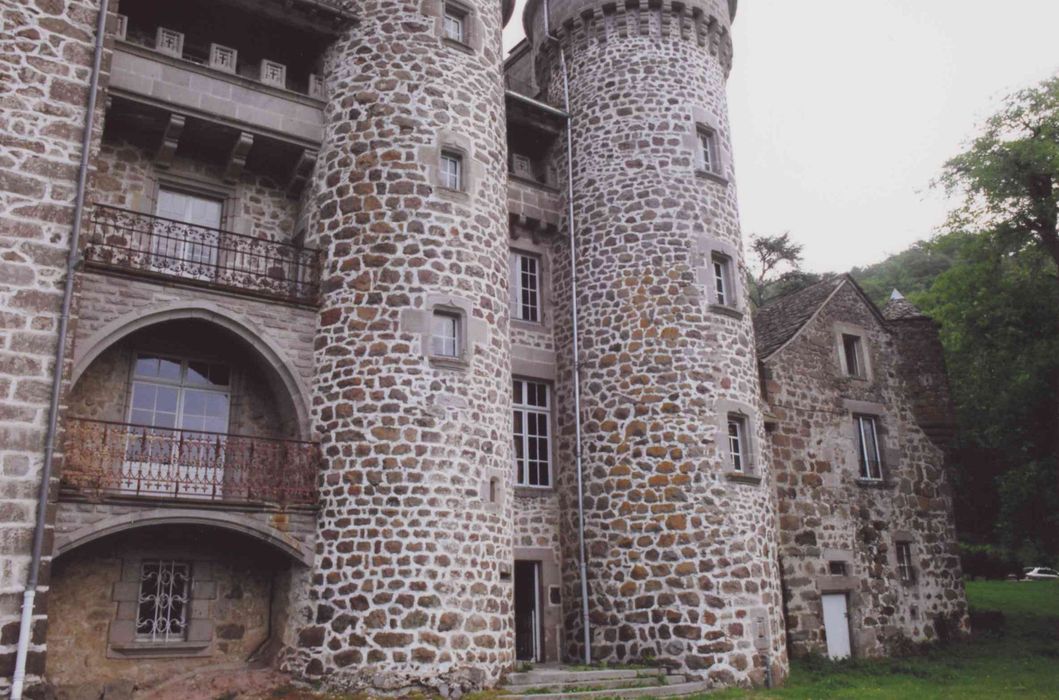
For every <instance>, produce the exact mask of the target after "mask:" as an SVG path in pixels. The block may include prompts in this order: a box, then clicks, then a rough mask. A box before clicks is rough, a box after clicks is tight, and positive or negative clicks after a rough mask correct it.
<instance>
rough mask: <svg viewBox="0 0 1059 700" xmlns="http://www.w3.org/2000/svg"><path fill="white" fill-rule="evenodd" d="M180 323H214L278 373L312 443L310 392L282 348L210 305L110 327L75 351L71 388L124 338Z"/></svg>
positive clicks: (161, 311) (175, 307) (176, 308)
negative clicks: (137, 332) (162, 324)
mask: <svg viewBox="0 0 1059 700" xmlns="http://www.w3.org/2000/svg"><path fill="white" fill-rule="evenodd" d="M180 320H201V321H206V322H209V323H212V324H214V325H216V326H218V327H220V328H223V329H225V330H227V331H229V332H231V333H233V334H234V335H236V336H237V337H239V338H240V339H241V340H243V341H244V342H246V343H247V344H248V345H250V346H251V347H252V348H253V349H254V350H255V351H256V352H257V353H258V355H259V357H260V358H261V359H263V360H264V361H265V363H266V364H267V365H268V368H269V369H270V370H271V371H273V372H274V373H275V375H276V377H278V379H279V381H280V383H281V384H282V385H283V387H284V388H285V389H286V391H287V394H288V395H289V396H290V398H291V403H292V406H293V409H294V412H295V415H296V419H297V424H298V432H299V433H300V435H301V437H302V439H306V440H308V439H310V434H311V428H310V420H309V405H310V399H309V390H308V387H307V386H306V385H305V382H304V381H303V380H302V378H301V376H300V375H299V374H298V372H297V371H296V370H295V368H294V366H293V365H292V364H291V362H290V360H289V359H288V358H287V357H286V356H285V354H284V353H283V351H282V350H280V348H279V345H278V344H277V343H276V342H275V341H274V340H273V339H272V338H270V337H269V334H268V333H267V332H266V331H264V330H263V329H260V328H256V327H254V325H253V324H252V323H251V322H250V321H249V320H247V319H245V318H241V317H239V316H237V315H235V314H233V313H231V312H230V311H228V310H226V309H222V308H220V307H218V306H216V305H214V304H210V303H208V302H193V303H182V304H172V305H169V306H164V307H160V308H158V309H156V310H154V311H151V312H149V313H146V314H143V313H137V312H133V313H129V314H125V315H124V316H121V317H119V318H116V319H114V320H113V321H111V322H109V323H107V324H106V325H105V326H103V327H102V328H100V329H99V330H97V331H96V332H95V333H93V334H92V335H91V336H89V337H88V338H87V339H86V340H85V341H84V342H83V343H80V344H79V345H78V347H76V348H75V350H74V364H73V371H72V373H71V381H70V385H71V386H75V385H76V384H77V381H78V379H80V377H81V375H82V374H84V372H85V370H86V369H88V367H89V366H90V365H91V364H92V362H93V361H94V360H96V358H98V357H99V356H100V355H101V354H102V353H103V352H105V351H106V350H107V348H109V347H111V346H113V345H114V344H115V343H117V342H118V341H120V340H122V339H123V338H125V337H127V336H129V335H131V334H132V333H135V332H136V331H139V330H142V329H145V328H147V327H149V326H154V325H157V324H161V323H165V322H167V321H180Z"/></svg>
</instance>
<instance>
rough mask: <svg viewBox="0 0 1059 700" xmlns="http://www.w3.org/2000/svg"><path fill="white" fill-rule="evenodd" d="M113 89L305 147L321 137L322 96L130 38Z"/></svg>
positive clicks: (118, 54) (121, 47)
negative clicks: (282, 86)
mask: <svg viewBox="0 0 1059 700" xmlns="http://www.w3.org/2000/svg"><path fill="white" fill-rule="evenodd" d="M110 93H111V95H113V96H117V97H121V98H125V99H128V100H132V101H135V102H139V103H142V104H145V105H148V106H151V107H157V108H160V109H163V110H166V111H169V112H173V113H177V114H181V115H185V116H188V117H192V118H197V119H201V120H204V121H208V122H214V123H218V124H220V125H223V126H225V127H230V128H234V129H237V130H239V131H243V132H247V133H250V134H254V135H257V136H263V137H267V138H269V139H275V140H277V141H282V142H286V143H290V144H293V145H297V146H302V147H304V148H309V149H314V150H315V149H318V148H319V146H320V142H321V140H322V139H323V102H322V101H320V100H318V99H315V98H312V97H309V96H307V95H302V94H299V93H297V92H294V91H292V90H286V89H283V88H279V87H275V86H271V85H267V84H265V83H262V82H259V81H255V80H251V79H249V78H246V77H243V76H241V75H235V74H230V73H225V72H223V71H220V70H217V69H214V68H211V67H209V66H206V65H201V64H199V63H195V62H193V61H190V60H186V59H184V58H178V57H175V56H170V55H166V54H164V53H161V52H159V51H156V50H153V49H151V48H147V47H144V46H139V45H137V44H133V43H131V42H127V41H120V40H119V41H117V42H116V43H115V49H114V58H113V64H112V73H111V79H110Z"/></svg>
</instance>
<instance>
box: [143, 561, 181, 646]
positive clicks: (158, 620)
mask: <svg viewBox="0 0 1059 700" xmlns="http://www.w3.org/2000/svg"><path fill="white" fill-rule="evenodd" d="M190 588H191V564H189V563H188V562H184V561H172V560H157V559H156V560H151V561H145V562H143V564H142V565H141V567H140V594H139V597H138V598H137V603H138V607H137V612H136V637H137V639H139V640H140V641H143V642H162V643H165V642H182V641H184V639H185V638H186V636H187V611H188V605H189V603H190V597H189V595H188V593H189V590H190Z"/></svg>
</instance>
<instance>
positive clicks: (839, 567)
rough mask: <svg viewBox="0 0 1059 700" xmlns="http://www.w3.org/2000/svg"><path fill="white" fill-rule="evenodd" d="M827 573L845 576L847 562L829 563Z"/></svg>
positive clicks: (833, 561)
mask: <svg viewBox="0 0 1059 700" xmlns="http://www.w3.org/2000/svg"><path fill="white" fill-rule="evenodd" d="M827 572H828V573H829V574H831V575H832V576H845V575H846V562H844V561H835V560H832V561H829V562H827Z"/></svg>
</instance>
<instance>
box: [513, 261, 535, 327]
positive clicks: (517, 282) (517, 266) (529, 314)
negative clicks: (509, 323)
mask: <svg viewBox="0 0 1059 700" xmlns="http://www.w3.org/2000/svg"><path fill="white" fill-rule="evenodd" d="M540 270H541V261H540V258H538V257H536V256H534V255H527V254H526V253H519V252H514V251H512V253H511V275H512V279H511V295H512V298H511V303H512V308H511V315H512V316H514V317H515V318H516V319H518V320H520V321H530V322H532V323H538V322H539V321H540V319H541V310H540V305H541V276H540Z"/></svg>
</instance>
